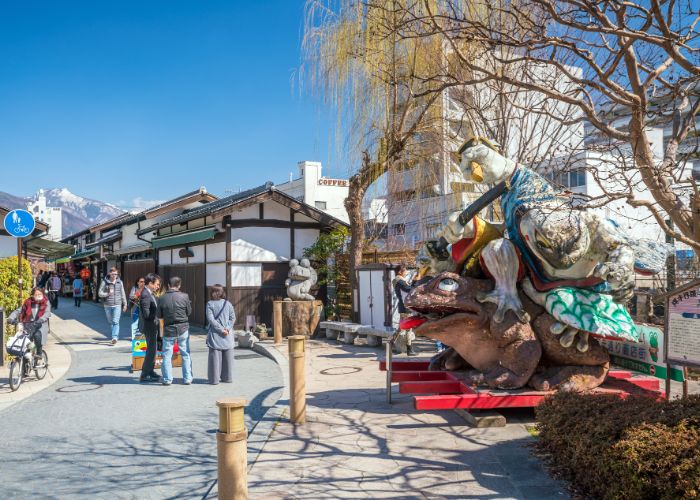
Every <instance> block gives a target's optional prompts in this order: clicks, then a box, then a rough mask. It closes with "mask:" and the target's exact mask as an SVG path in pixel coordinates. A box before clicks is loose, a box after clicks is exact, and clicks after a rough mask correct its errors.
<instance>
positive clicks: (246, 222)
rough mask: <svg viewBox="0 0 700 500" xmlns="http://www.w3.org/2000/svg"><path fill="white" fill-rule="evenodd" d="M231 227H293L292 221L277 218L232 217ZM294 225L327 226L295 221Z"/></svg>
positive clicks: (319, 228)
mask: <svg viewBox="0 0 700 500" xmlns="http://www.w3.org/2000/svg"><path fill="white" fill-rule="evenodd" d="M229 227H232V228H239V227H277V228H281V229H287V228H290V227H292V222H291V221H286V220H275V219H264V220H260V219H232V220H231V222H229ZM294 227H295V228H297V229H318V230H321V229H323V228H325V227H326V226H323V225H321V224H320V223H318V222H294Z"/></svg>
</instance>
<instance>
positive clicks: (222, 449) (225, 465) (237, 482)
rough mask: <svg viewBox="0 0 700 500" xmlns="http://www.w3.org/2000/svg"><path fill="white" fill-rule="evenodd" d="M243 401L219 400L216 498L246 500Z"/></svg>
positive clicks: (246, 460) (245, 442)
mask: <svg viewBox="0 0 700 500" xmlns="http://www.w3.org/2000/svg"><path fill="white" fill-rule="evenodd" d="M247 404H248V402H247V401H246V400H245V399H221V400H219V401H217V402H216V406H218V407H219V430H218V431H217V433H216V451H217V474H218V481H217V486H218V498H220V499H222V500H245V499H247V498H248V431H247V430H246V428H245V407H246V405H247Z"/></svg>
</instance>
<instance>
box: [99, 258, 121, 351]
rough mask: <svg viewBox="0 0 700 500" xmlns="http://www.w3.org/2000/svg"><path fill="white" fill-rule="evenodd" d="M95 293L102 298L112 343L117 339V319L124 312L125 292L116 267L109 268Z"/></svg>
mask: <svg viewBox="0 0 700 500" xmlns="http://www.w3.org/2000/svg"><path fill="white" fill-rule="evenodd" d="M97 295H98V296H99V297H100V298H101V299H103V300H104V306H105V316H106V317H107V323H108V324H109V325H110V327H111V334H112V341H111V343H112V345H114V344H116V343H117V341H118V340H119V320H120V319H121V316H122V312H126V292H124V283H122V280H120V279H119V271H118V270H117V268H116V267H113V268H111V269H110V270H109V274H108V275H107V276H105V278H104V279H103V280H102V283H101V284H100V289H99V291H98V292H97Z"/></svg>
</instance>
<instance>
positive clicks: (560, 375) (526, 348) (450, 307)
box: [404, 272, 609, 391]
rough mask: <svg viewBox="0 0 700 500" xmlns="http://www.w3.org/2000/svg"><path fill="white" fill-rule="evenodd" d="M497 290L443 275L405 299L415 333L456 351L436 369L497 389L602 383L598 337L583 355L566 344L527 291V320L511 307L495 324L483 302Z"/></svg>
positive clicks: (603, 355) (604, 363)
mask: <svg viewBox="0 0 700 500" xmlns="http://www.w3.org/2000/svg"><path fill="white" fill-rule="evenodd" d="M493 289H494V283H493V281H492V280H487V279H475V278H464V277H461V276H459V275H458V274H455V273H449V272H445V273H441V274H439V275H438V276H437V277H435V278H434V279H432V280H431V281H429V282H427V283H425V284H423V285H421V286H419V287H417V288H415V289H414V290H413V291H412V292H411V293H410V294H409V295H408V296H407V297H406V299H405V301H404V302H405V305H406V307H408V308H410V309H411V310H413V311H415V312H416V315H415V316H414V317H412V318H410V319H409V320H407V321H409V322H410V323H411V324H412V326H413V327H414V328H415V332H416V334H417V335H423V336H426V337H429V338H432V339H436V340H440V341H442V342H444V343H445V344H447V345H448V346H450V348H449V349H447V350H446V351H443V352H442V353H441V354H439V355H437V356H436V357H435V358H433V360H432V362H431V369H435V370H441V369H447V370H455V374H459V375H458V376H460V377H461V378H462V379H464V380H465V382H467V383H469V384H470V385H477V386H478V385H482V386H488V387H491V388H498V389H517V388H520V387H524V386H525V385H530V386H531V387H533V388H535V389H537V390H542V391H548V390H555V389H559V390H571V391H585V390H589V389H593V388H595V387H597V386H599V385H600V384H602V383H603V380H604V379H605V376H606V374H607V372H608V367H609V356H608V353H607V351H606V350H605V349H604V348H603V347H601V346H600V344H598V342H597V341H596V340H595V339H591V340H590V344H589V348H588V349H587V350H586V351H585V352H581V351H579V350H577V349H570V348H566V347H563V346H562V345H561V342H560V341H559V338H558V337H557V336H556V335H555V334H554V333H552V330H556V326H555V327H554V329H553V328H552V327H553V326H554V325H555V324H556V323H557V321H556V320H555V319H554V318H553V317H552V316H550V315H549V314H547V313H546V312H545V311H544V309H543V308H542V307H540V306H538V305H536V304H535V303H534V302H532V301H530V300H529V299H528V298H527V296H526V295H524V294H523V293H522V292H521V291H519V295H520V300H521V301H522V304H523V308H524V310H525V312H526V313H527V316H526V317H525V319H526V322H522V319H523V318H518V317H517V316H516V314H515V313H514V312H513V311H512V310H509V311H508V312H506V313H505V316H504V318H503V320H502V321H497V320H495V319H494V318H495V316H496V315H497V314H496V313H497V305H495V304H492V303H482V302H479V301H478V300H477V296H479V295H480V294H483V293H485V292H489V291H491V290H493ZM499 312H500V311H499ZM499 316H500V314H499Z"/></svg>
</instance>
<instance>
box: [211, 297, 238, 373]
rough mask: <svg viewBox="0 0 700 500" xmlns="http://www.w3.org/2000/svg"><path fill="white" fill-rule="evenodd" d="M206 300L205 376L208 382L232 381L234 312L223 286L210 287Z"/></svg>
mask: <svg viewBox="0 0 700 500" xmlns="http://www.w3.org/2000/svg"><path fill="white" fill-rule="evenodd" d="M209 298H210V299H211V300H209V302H207V323H208V324H209V327H208V331H207V347H209V362H208V365H207V378H208V380H209V383H210V384H213V385H216V384H218V383H219V382H226V383H230V382H233V343H234V335H233V325H234V323H235V322H236V312H235V311H234V310H233V304H231V303H230V302H229V301H228V300H226V293H225V292H224V287H223V286H221V285H214V286H213V287H211V292H210V294H209Z"/></svg>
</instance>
